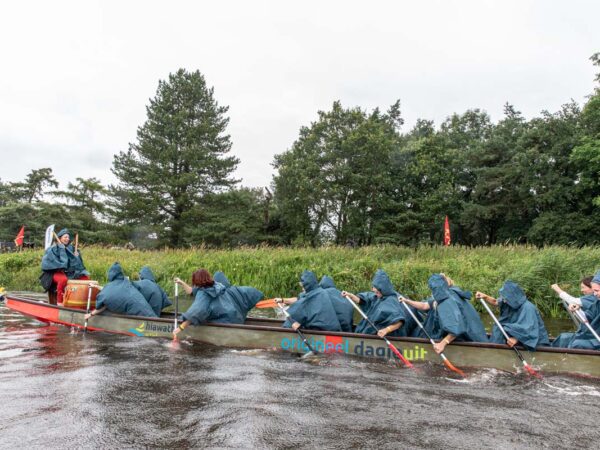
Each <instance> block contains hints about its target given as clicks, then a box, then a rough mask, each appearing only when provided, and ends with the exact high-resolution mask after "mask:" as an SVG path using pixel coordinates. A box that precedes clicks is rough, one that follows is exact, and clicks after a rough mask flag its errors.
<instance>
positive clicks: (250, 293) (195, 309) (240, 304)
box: [173, 269, 263, 336]
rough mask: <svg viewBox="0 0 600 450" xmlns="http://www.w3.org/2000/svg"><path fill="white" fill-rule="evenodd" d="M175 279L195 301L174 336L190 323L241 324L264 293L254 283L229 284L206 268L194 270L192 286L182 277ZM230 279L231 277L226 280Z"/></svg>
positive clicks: (184, 315)
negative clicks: (217, 280)
mask: <svg viewBox="0 0 600 450" xmlns="http://www.w3.org/2000/svg"><path fill="white" fill-rule="evenodd" d="M223 276H224V274H223ZM226 278H227V277H225V279H226ZM175 282H176V283H178V284H179V285H181V286H182V287H183V289H184V290H185V291H186V292H187V293H188V294H191V295H193V296H194V302H193V303H192V306H190V307H189V309H188V310H187V311H186V312H185V313H184V314H183V322H182V323H181V325H179V327H178V328H176V329H175V330H174V331H173V335H174V336H176V335H177V334H178V333H180V332H181V330H184V329H185V328H186V327H187V326H189V325H200V324H201V323H205V322H216V323H239V324H242V323H244V322H245V321H246V316H247V315H248V311H250V310H251V309H252V308H254V305H256V304H257V303H258V301H259V300H261V299H262V298H263V293H262V292H260V291H259V290H258V289H255V288H253V287H249V286H233V285H229V286H228V287H226V286H225V285H224V284H222V283H219V282H216V281H215V280H214V278H213V277H212V275H211V274H210V272H209V271H208V270H206V269H199V270H196V271H195V272H194V273H193V274H192V286H190V285H188V284H187V283H185V282H183V281H182V280H181V279H179V278H176V279H175ZM228 282H229V280H227V281H226V283H228Z"/></svg>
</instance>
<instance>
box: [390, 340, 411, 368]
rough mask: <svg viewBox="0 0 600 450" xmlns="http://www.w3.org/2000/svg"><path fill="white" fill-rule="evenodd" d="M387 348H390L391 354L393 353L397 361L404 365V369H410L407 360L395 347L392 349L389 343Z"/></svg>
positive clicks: (392, 346)
mask: <svg viewBox="0 0 600 450" xmlns="http://www.w3.org/2000/svg"><path fill="white" fill-rule="evenodd" d="M388 346H389V347H390V349H391V350H392V352H394V354H395V355H396V356H397V357H398V359H399V360H400V361H402V362H403V363H404V365H405V366H406V367H410V368H412V367H413V365H412V363H411V362H410V361H409V360H408V359H406V358H405V357H404V355H403V354H402V353H400V352H399V351H398V349H397V348H396V347H394V345H393V344H392V343H391V342H390V343H388Z"/></svg>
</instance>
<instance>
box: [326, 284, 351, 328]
mask: <svg viewBox="0 0 600 450" xmlns="http://www.w3.org/2000/svg"><path fill="white" fill-rule="evenodd" d="M319 287H321V288H322V289H323V290H324V291H325V292H327V293H328V294H329V299H330V300H331V304H332V306H333V309H334V310H335V314H336V315H337V318H338V321H339V322H340V326H341V327H342V331H346V332H348V333H351V332H352V330H353V329H354V326H353V317H354V308H353V307H352V305H351V304H350V303H348V301H347V300H346V299H345V298H344V297H342V293H341V292H340V290H339V289H338V288H337V287H336V286H335V282H334V281H333V278H331V277H330V276H327V275H324V276H323V277H322V278H321V281H320V282H319Z"/></svg>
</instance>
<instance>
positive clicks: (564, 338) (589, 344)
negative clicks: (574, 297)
mask: <svg viewBox="0 0 600 450" xmlns="http://www.w3.org/2000/svg"><path fill="white" fill-rule="evenodd" d="M599 278H600V277H599V276H598V273H597V274H596V275H595V276H594V280H596V281H594V280H592V282H594V283H600V279H599ZM584 299H585V301H584ZM581 309H582V311H583V312H584V313H585V316H586V317H587V319H588V321H589V323H590V325H591V326H592V328H593V329H594V331H596V333H598V334H600V300H598V299H597V298H596V297H595V296H594V295H586V296H584V297H581ZM552 347H560V348H580V349H587V350H600V342H598V341H597V340H596V338H595V337H594V335H593V334H592V333H591V332H590V330H589V329H588V327H587V326H585V325H584V324H583V323H582V324H580V325H579V328H578V329H577V331H576V332H575V333H561V334H560V335H559V336H558V337H557V338H556V339H554V341H553V342H552Z"/></svg>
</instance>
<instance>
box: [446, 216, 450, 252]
mask: <svg viewBox="0 0 600 450" xmlns="http://www.w3.org/2000/svg"><path fill="white" fill-rule="evenodd" d="M450 242H451V239H450V224H449V223H448V216H446V221H445V222H444V245H445V246H446V247H447V246H449V245H450Z"/></svg>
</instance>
